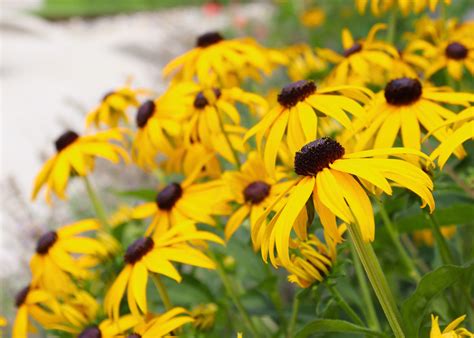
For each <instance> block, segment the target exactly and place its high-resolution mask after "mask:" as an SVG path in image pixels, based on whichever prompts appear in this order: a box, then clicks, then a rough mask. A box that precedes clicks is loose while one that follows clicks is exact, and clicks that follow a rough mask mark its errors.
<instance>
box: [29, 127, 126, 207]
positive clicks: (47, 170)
mask: <svg viewBox="0 0 474 338" xmlns="http://www.w3.org/2000/svg"><path fill="white" fill-rule="evenodd" d="M111 141H117V142H123V135H122V132H121V131H120V130H119V129H110V130H107V131H101V132H97V133H95V134H90V135H84V136H79V135H78V134H77V133H76V132H74V131H71V130H68V131H66V132H65V133H63V134H62V135H61V136H60V137H59V138H58V139H57V140H56V141H55V143H54V145H55V147H56V154H55V155H54V156H53V157H51V158H50V159H49V160H48V161H46V163H45V164H44V165H43V167H42V168H41V170H40V172H39V173H38V175H37V176H36V178H35V182H34V186H33V192H32V195H31V196H32V197H31V198H32V199H33V200H34V199H35V198H36V196H37V195H38V192H39V191H40V190H41V188H42V187H43V186H46V193H45V194H46V201H47V202H48V203H51V193H52V192H54V193H55V194H56V195H57V196H58V197H59V198H61V199H65V198H66V195H65V190H66V187H67V183H68V180H69V177H70V176H71V175H79V176H87V175H88V174H89V173H90V172H91V171H92V170H93V169H94V163H95V159H96V157H102V158H104V159H106V160H109V161H110V162H112V163H118V162H120V158H122V159H123V160H124V161H126V162H127V161H128V154H127V152H126V151H125V150H124V149H123V148H121V147H120V146H119V145H117V144H113V143H111Z"/></svg>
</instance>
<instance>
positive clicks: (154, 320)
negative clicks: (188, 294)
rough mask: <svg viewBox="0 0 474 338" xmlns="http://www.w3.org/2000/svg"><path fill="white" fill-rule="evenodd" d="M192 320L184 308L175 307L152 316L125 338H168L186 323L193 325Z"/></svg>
mask: <svg viewBox="0 0 474 338" xmlns="http://www.w3.org/2000/svg"><path fill="white" fill-rule="evenodd" d="M193 322H194V319H193V318H192V317H191V316H190V315H189V312H188V311H186V310H185V309H184V308H181V307H175V308H173V309H171V310H169V311H167V312H165V313H163V314H160V315H158V316H153V317H151V318H150V319H146V320H145V321H142V322H140V323H139V324H138V325H136V326H135V328H134V329H133V333H132V334H130V335H128V336H127V338H162V337H169V334H171V333H172V332H173V331H175V330H176V329H178V328H180V327H181V326H183V325H185V324H187V323H193Z"/></svg>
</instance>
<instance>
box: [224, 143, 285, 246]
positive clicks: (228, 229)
mask: <svg viewBox="0 0 474 338" xmlns="http://www.w3.org/2000/svg"><path fill="white" fill-rule="evenodd" d="M282 176H283V174H282V173H279V174H277V178H272V177H270V176H269V175H268V174H267V171H266V169H265V166H264V164H263V161H262V159H261V158H260V157H259V155H258V154H257V152H251V153H250V154H249V156H248V159H247V161H246V162H245V163H244V164H243V165H242V167H241V168H240V170H239V171H227V172H225V173H224V175H223V180H224V182H225V183H226V185H227V187H228V189H229V194H230V195H231V196H232V199H231V200H230V201H234V202H236V203H237V204H238V208H237V210H235V211H234V212H233V213H232V215H231V217H230V218H229V220H228V221H227V224H226V226H225V237H226V239H227V240H228V239H229V238H230V237H231V236H232V235H233V234H234V232H235V231H236V230H237V229H238V228H239V227H240V225H241V224H242V223H243V222H244V221H245V219H247V218H249V221H250V230H251V233H252V239H253V244H254V248H255V249H257V248H258V247H259V245H258V243H260V241H261V236H262V235H263V233H262V231H261V230H263V229H264V227H258V228H256V227H255V223H256V221H257V219H259V218H260V216H261V215H262V214H263V213H264V211H265V210H266V208H267V207H268V206H269V204H270V203H271V201H272V200H273V199H274V198H275V197H276V196H278V195H279V194H281V193H282V192H283V191H285V190H286V188H287V185H288V182H279V180H281V178H282Z"/></svg>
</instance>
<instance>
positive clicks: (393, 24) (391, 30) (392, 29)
mask: <svg viewBox="0 0 474 338" xmlns="http://www.w3.org/2000/svg"><path fill="white" fill-rule="evenodd" d="M396 32H397V6H393V8H392V11H391V12H390V17H389V18H388V31H387V42H388V43H390V44H392V45H393V44H394V43H395V34H396Z"/></svg>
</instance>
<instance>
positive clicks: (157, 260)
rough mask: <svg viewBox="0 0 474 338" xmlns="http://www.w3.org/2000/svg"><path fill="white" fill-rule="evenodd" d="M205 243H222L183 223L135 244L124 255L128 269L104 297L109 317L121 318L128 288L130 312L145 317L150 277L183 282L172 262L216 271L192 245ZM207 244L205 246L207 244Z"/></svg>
mask: <svg viewBox="0 0 474 338" xmlns="http://www.w3.org/2000/svg"><path fill="white" fill-rule="evenodd" d="M197 241H199V242H200V243H199V244H202V243H203V241H212V242H216V243H221V244H222V243H223V241H222V239H220V238H219V237H217V236H216V235H214V234H212V233H210V232H206V231H199V230H197V229H196V227H195V225H194V224H193V223H191V222H183V223H181V224H179V225H175V226H173V227H172V228H171V229H169V230H165V229H160V230H159V231H156V232H155V234H154V236H153V238H152V237H142V238H139V239H137V240H136V241H135V242H133V243H132V244H131V245H130V246H129V247H128V248H127V251H126V253H125V255H124V261H125V267H124V269H123V270H122V271H121V272H120V274H119V275H118V276H117V278H116V280H115V282H114V283H113V285H112V286H111V287H110V289H109V290H108V292H107V295H106V297H105V309H106V312H107V314H108V316H109V317H111V318H118V316H119V307H120V302H121V300H122V297H123V295H124V293H125V289H126V288H127V300H128V306H129V308H130V312H131V313H132V314H133V315H135V316H140V312H141V313H143V314H146V313H147V312H148V308H147V297H146V286H147V282H148V275H149V273H157V274H161V275H165V276H168V277H170V278H172V279H174V280H176V281H177V282H181V275H180V274H179V272H178V270H176V268H175V267H174V266H173V265H172V264H171V262H179V263H184V264H189V265H193V266H198V267H202V268H207V269H214V268H215V264H214V262H213V261H212V260H211V259H210V258H209V257H207V256H206V255H205V254H204V253H202V252H201V251H200V250H199V249H198V248H196V247H194V246H191V245H190V244H189V242H194V243H196V242H197ZM204 243H205V242H204Z"/></svg>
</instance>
